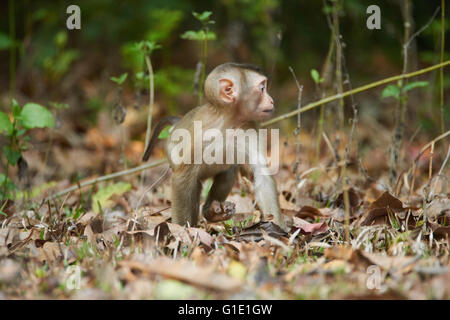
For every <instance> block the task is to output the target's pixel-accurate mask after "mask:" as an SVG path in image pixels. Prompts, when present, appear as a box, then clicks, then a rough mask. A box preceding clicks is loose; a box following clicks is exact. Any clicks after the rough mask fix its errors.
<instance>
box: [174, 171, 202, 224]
mask: <svg viewBox="0 0 450 320" xmlns="http://www.w3.org/2000/svg"><path fill="white" fill-rule="evenodd" d="M201 190H202V184H201V183H200V181H199V180H198V177H197V175H196V174H195V170H192V169H191V168H188V169H187V170H179V171H175V172H174V173H173V175H172V197H171V200H172V223H177V224H180V225H185V224H186V223H187V222H189V224H190V226H195V225H196V224H197V221H198V212H199V206H200V193H201Z"/></svg>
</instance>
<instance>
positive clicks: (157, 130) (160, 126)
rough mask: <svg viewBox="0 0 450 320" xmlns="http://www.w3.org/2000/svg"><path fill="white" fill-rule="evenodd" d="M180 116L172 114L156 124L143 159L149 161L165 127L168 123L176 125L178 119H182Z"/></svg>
mask: <svg viewBox="0 0 450 320" xmlns="http://www.w3.org/2000/svg"><path fill="white" fill-rule="evenodd" d="M180 119H181V118H180V117H176V116H170V117H165V118H162V119H161V120H160V121H159V122H158V123H157V124H156V126H155V129H153V134H152V137H151V138H150V141H149V143H148V145H147V147H146V149H145V152H144V156H143V157H142V160H143V161H147V160H148V158H149V157H150V155H151V154H152V151H153V148H154V147H155V145H156V143H157V142H158V136H159V134H160V133H161V131H163V129H164V128H165V127H167V126H168V125H174V124H175V123H177V122H178V121H180Z"/></svg>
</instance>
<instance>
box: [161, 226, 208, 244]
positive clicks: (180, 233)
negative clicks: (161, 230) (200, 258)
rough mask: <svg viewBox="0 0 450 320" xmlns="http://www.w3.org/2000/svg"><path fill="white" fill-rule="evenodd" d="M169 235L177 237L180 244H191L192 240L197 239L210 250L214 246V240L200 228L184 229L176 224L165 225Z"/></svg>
mask: <svg viewBox="0 0 450 320" xmlns="http://www.w3.org/2000/svg"><path fill="white" fill-rule="evenodd" d="M167 225H168V227H169V230H170V233H171V234H173V235H174V236H175V237H179V238H180V239H181V241H182V242H184V243H187V244H191V243H192V240H193V239H195V238H196V237H198V239H199V240H200V243H202V244H204V245H206V246H208V247H210V248H212V247H213V245H214V238H213V237H212V236H211V235H210V234H209V233H208V232H206V231H205V230H203V229H200V228H193V227H191V228H185V227H183V226H180V225H178V224H174V223H167Z"/></svg>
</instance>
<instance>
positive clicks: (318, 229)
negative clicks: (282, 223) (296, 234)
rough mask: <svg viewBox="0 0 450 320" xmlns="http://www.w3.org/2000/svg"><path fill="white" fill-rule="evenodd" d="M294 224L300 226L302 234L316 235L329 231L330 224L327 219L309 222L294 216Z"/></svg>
mask: <svg viewBox="0 0 450 320" xmlns="http://www.w3.org/2000/svg"><path fill="white" fill-rule="evenodd" d="M293 222H294V226H295V227H297V228H300V229H301V230H302V231H301V232H302V234H311V235H316V234H320V233H324V232H327V231H328V225H327V223H326V222H325V221H322V222H319V223H309V222H308V221H306V220H303V219H301V218H297V217H293Z"/></svg>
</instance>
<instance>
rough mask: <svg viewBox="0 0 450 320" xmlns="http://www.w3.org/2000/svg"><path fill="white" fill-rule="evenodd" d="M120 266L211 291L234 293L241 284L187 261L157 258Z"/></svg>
mask: <svg viewBox="0 0 450 320" xmlns="http://www.w3.org/2000/svg"><path fill="white" fill-rule="evenodd" d="M119 264H120V265H121V266H127V267H129V268H130V269H137V270H140V271H142V272H147V273H155V274H158V275H161V276H163V277H166V278H170V279H176V280H179V281H183V282H186V283H189V284H191V285H194V286H199V287H203V288H207V289H212V290H220V291H235V290H237V289H239V288H240V287H241V285H242V282H241V281H240V280H238V279H235V278H232V277H229V276H227V275H225V274H221V273H217V272H215V271H214V270H213V269H212V268H207V267H199V266H196V265H195V264H194V263H192V262H191V261H188V260H173V259H170V258H167V257H159V258H157V259H155V260H153V261H151V262H150V263H148V264H145V263H142V262H139V261H122V262H119Z"/></svg>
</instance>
